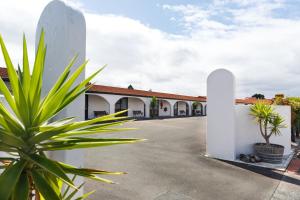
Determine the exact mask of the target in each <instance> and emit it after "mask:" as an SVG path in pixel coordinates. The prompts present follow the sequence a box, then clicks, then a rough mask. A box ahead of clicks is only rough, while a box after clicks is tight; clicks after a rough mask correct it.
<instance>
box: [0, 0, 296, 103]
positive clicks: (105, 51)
mask: <svg viewBox="0 0 300 200" xmlns="http://www.w3.org/2000/svg"><path fill="white" fill-rule="evenodd" d="M31 1H32V2H31V3H33V0H31ZM11 2H13V3H11ZM16 2H17V3H18V6H15V5H13V4H16ZM34 2H36V1H34ZM38 2H39V3H35V4H36V6H35V7H32V6H27V5H25V4H28V5H30V3H27V2H26V3H23V1H2V2H1V3H0V7H1V8H2V10H3V11H2V12H0V27H1V30H0V32H1V33H2V35H3V37H4V39H5V41H6V42H7V46H8V48H9V49H10V50H11V51H10V52H12V53H13V55H14V56H15V55H16V57H14V62H17V60H19V61H21V56H19V55H21V45H20V44H21V36H22V32H23V31H24V32H25V33H26V35H27V36H28V37H29V42H30V48H31V50H32V51H31V57H33V48H34V47H33V44H34V33H35V26H36V24H37V21H38V17H39V15H40V13H41V12H42V9H43V7H44V6H45V5H46V4H47V1H46V0H45V1H38ZM71 3H72V4H73V6H75V7H76V8H79V9H80V10H82V12H84V15H85V17H86V23H87V58H88V59H90V63H89V65H88V68H87V74H90V73H91V72H92V71H94V70H95V69H97V68H98V67H100V66H102V65H104V64H108V67H107V68H106V69H105V70H104V71H103V73H102V74H101V75H100V76H99V77H97V78H96V79H95V81H96V82H97V83H99V84H105V85H113V86H123V87H127V86H128V85H129V84H132V85H133V87H134V88H139V89H146V90H148V89H152V90H154V91H164V92H174V93H180V94H188V95H195V96H197V95H205V94H206V78H207V76H208V74H209V73H210V72H211V71H213V70H215V69H217V68H227V69H229V70H231V71H232V72H233V73H234V74H235V75H236V78H237V83H238V85H237V91H238V96H239V97H243V96H250V95H252V94H254V93H258V92H260V93H264V94H266V95H267V96H273V95H274V94H275V93H277V92H282V93H285V94H287V95H298V96H299V93H300V89H298V88H297V85H299V84H300V80H299V79H298V76H299V74H300V68H299V63H300V57H299V56H298V55H299V54H300V44H299V43H298V42H297V41H298V36H299V34H300V21H299V20H298V19H297V18H285V17H278V15H276V16H275V14H278V12H277V11H278V10H281V9H285V6H286V4H285V3H284V2H283V1H279V0H277V1H258V0H257V1H247V0H234V1H229V0H228V1H218V0H215V1H213V3H211V4H208V5H205V6H204V5H203V6H199V5H198V6H196V5H185V4H182V5H163V6H162V12H173V13H174V16H173V17H171V19H170V20H171V21H172V22H170V23H174V22H175V23H177V24H178V26H180V27H181V28H182V29H183V32H182V34H181V35H174V34H172V33H167V32H163V31H161V30H159V29H154V28H151V27H149V26H148V25H145V24H144V23H142V22H140V21H138V20H137V19H131V18H128V17H125V16H118V15H113V14H111V15H102V14H98V13H94V12H91V11H89V10H87V9H85V6H84V4H81V3H80V2H79V3H78V1H72V2H71ZM23 6H24V7H23ZM12 13H19V14H18V15H17V14H15V15H14V14H12ZM1 64H3V60H2V58H0V65H1Z"/></svg>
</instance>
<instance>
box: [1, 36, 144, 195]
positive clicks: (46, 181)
mask: <svg viewBox="0 0 300 200" xmlns="http://www.w3.org/2000/svg"><path fill="white" fill-rule="evenodd" d="M40 35H41V36H40V42H39V45H38V50H37V52H36V57H35V62H34V66H33V70H32V73H30V67H29V61H28V54H27V45H26V40H25V37H24V40H23V67H22V70H21V69H20V70H18V71H16V70H15V68H14V66H13V64H12V62H11V59H10V56H9V54H8V52H7V50H6V47H5V45H4V42H3V40H2V37H1V35H0V46H1V49H2V53H3V56H4V60H5V63H6V67H7V71H8V77H9V80H10V84H11V91H10V90H9V89H8V88H7V86H6V85H5V83H4V81H3V80H2V79H1V78H0V92H1V93H2V94H3V96H4V97H5V99H6V101H7V103H8V106H9V108H7V107H5V106H4V105H3V103H1V102H0V151H1V152H6V153H7V156H6V157H0V163H2V165H0V167H1V169H3V171H1V175H0V186H1V187H0V199H1V200H8V199H9V200H15V199H16V200H32V199H35V200H39V199H46V200H62V199H64V200H66V199H71V198H72V196H73V195H74V194H75V193H76V192H77V191H78V189H79V188H80V187H81V186H78V187H77V186H75V185H74V179H71V178H70V175H71V176H72V175H75V176H82V177H85V178H90V179H93V180H97V181H102V182H106V183H112V181H110V180H107V179H104V178H102V177H100V176H101V175H107V174H122V172H109V171H105V170H99V169H87V168H77V167H75V166H72V165H69V164H68V163H63V162H59V161H57V160H53V159H51V158H49V157H48V156H47V153H46V152H48V151H56V150H71V149H82V148H91V147H103V146H108V145H116V144H126V143H133V142H136V141H139V139H134V138H132V139H131V138H128V139H125V138H123V139H119V138H99V137H93V135H95V134H98V133H105V132H112V131H120V130H125V129H119V128H115V126H116V125H120V124H122V123H123V122H122V121H120V120H125V119H127V118H126V117H118V115H119V114H122V113H123V112H126V111H121V112H119V113H115V114H111V115H106V116H102V117H99V118H94V119H91V120H86V121H74V118H73V117H68V118H65V119H58V120H55V119H54V116H56V115H57V114H58V113H59V112H60V111H61V110H62V109H64V108H65V107H66V106H68V105H69V104H70V103H71V102H72V101H74V100H75V99H76V97H78V96H79V95H81V94H84V92H85V91H87V90H88V89H89V87H90V85H89V84H88V83H89V82H90V81H91V80H92V79H93V78H94V77H95V76H96V75H97V74H98V73H99V72H100V71H101V69H100V70H98V71H97V72H95V73H94V74H92V75H91V76H90V77H88V78H87V79H86V80H84V81H82V82H81V83H79V84H77V85H76V84H75V81H76V79H77V78H78V76H79V75H80V73H81V72H82V71H83V70H84V69H85V66H86V64H87V62H85V63H83V64H82V65H81V66H80V67H78V68H77V69H76V70H75V71H74V73H71V67H72V66H73V64H74V63H75V61H76V57H75V58H74V59H72V60H71V61H70V64H69V65H68V66H67V67H66V69H65V70H64V72H63V73H62V74H61V75H60V77H59V78H58V80H57V81H56V83H55V84H54V85H53V88H52V89H51V90H50V91H49V93H48V94H47V95H46V96H44V97H43V98H42V96H41V91H42V83H43V81H42V77H43V69H44V61H45V60H44V59H45V54H46V45H45V43H44V32H43V31H42V33H41V34H40ZM8 109H10V110H11V112H10V111H9V110H8ZM63 187H64V188H70V187H71V188H73V189H74V192H70V193H68V192H67V191H68V189H66V190H65V191H64V192H62V188H63ZM69 191H70V190H69ZM68 194H69V195H68ZM83 198H84V197H82V198H79V199H83Z"/></svg>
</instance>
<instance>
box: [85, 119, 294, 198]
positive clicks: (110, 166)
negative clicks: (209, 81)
mask: <svg viewBox="0 0 300 200" xmlns="http://www.w3.org/2000/svg"><path fill="white" fill-rule="evenodd" d="M126 127H136V128H138V130H134V131H129V132H121V133H113V134H108V135H106V137H135V138H145V139H148V140H147V141H145V142H141V143H136V144H128V145H127V144H126V145H119V146H110V147H104V148H94V149H89V150H86V153H85V159H86V160H85V163H86V167H91V168H100V169H105V170H114V171H125V172H128V174H126V175H118V176H106V177H105V178H108V179H111V180H113V181H115V182H117V183H118V184H104V183H99V182H95V181H91V180H87V183H86V186H85V191H86V192H87V191H91V190H96V192H95V193H94V194H93V195H92V196H91V199H94V200H99V199H103V200H192V199H194V200H201V199H205V200H206V199H208V200H209V199H224V200H226V199H230V200H234V199H239V200H240V199H251V200H253V199H255V200H259V199H272V196H273V194H274V193H275V191H276V188H277V187H278V185H279V183H280V180H281V179H282V177H283V174H282V172H276V171H271V170H261V169H257V168H251V167H245V166H243V165H242V166H237V165H234V164H233V163H228V162H223V161H219V160H215V159H210V158H206V157H204V156H203V154H204V152H205V129H206V118H205V117H192V118H178V119H164V120H146V121H136V122H130V123H128V124H127V125H126ZM220 134H222V133H220ZM293 181H294V182H293ZM286 182H293V185H294V186H295V183H297V184H298V185H296V187H300V186H299V185H300V184H299V182H297V180H296V182H295V180H294V179H287V180H286Z"/></svg>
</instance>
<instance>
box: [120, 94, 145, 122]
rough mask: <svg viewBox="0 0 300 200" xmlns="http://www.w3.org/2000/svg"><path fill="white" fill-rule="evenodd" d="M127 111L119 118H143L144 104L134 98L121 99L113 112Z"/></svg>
mask: <svg viewBox="0 0 300 200" xmlns="http://www.w3.org/2000/svg"><path fill="white" fill-rule="evenodd" d="M122 110H128V111H127V112H125V113H123V114H121V115H120V116H128V117H133V118H143V117H145V102H144V101H143V100H141V99H140V98H136V97H123V98H121V99H119V100H118V101H117V102H116V104H115V112H119V111H122Z"/></svg>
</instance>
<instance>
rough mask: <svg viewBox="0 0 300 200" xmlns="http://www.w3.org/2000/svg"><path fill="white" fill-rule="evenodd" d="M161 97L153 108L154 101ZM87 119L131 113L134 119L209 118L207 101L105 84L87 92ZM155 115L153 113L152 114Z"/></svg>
mask: <svg viewBox="0 0 300 200" xmlns="http://www.w3.org/2000/svg"><path fill="white" fill-rule="evenodd" d="M153 97H156V98H157V103H156V106H155V107H153V108H151V106H150V105H151V100H152V98H153ZM85 106H86V107H85V111H86V119H90V118H94V117H97V116H101V115H105V114H111V113H115V112H118V111H121V110H128V112H127V113H125V115H127V116H129V117H134V118H150V116H153V117H183V116H194V115H198V116H199V115H200V116H202V115H206V98H205V97H202V96H198V97H194V96H185V95H177V94H169V93H161V92H152V91H145V90H136V89H133V88H131V89H128V88H120V87H111V86H103V85H93V86H92V87H91V88H90V89H89V91H88V92H87V93H86V103H85ZM150 113H151V114H150Z"/></svg>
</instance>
